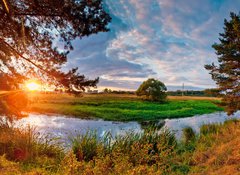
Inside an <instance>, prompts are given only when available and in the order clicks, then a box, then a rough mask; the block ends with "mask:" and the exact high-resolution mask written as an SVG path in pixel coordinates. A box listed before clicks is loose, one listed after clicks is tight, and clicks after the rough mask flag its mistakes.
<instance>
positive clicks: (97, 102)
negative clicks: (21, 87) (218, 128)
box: [28, 94, 222, 121]
mask: <svg viewBox="0 0 240 175" xmlns="http://www.w3.org/2000/svg"><path fill="white" fill-rule="evenodd" d="M32 95H33V96H32V99H33V103H32V104H31V106H30V108H28V111H31V112H38V113H57V114H64V115H74V116H76V117H81V118H84V117H85V118H93V117H95V118H102V119H105V120H115V121H146V120H158V119H164V118H181V117H190V116H193V115H197V114H206V113H212V112H216V111H221V110H222V109H221V108H220V107H217V106H216V104H214V103H217V102H218V101H215V98H213V99H212V100H211V98H207V99H206V100H205V99H204V100H201V99H202V98H199V99H195V98H193V97H191V98H189V97H188V98H182V97H181V98H180V99H179V100H178V98H177V99H176V100H175V99H173V100H169V101H168V102H167V103H163V104H160V103H153V102H149V101H142V100H141V99H139V98H137V97H136V96H135V95H116V94H114V95H112V94H97V95H84V96H83V97H81V98H74V97H72V96H69V95H67V94H32Z"/></svg>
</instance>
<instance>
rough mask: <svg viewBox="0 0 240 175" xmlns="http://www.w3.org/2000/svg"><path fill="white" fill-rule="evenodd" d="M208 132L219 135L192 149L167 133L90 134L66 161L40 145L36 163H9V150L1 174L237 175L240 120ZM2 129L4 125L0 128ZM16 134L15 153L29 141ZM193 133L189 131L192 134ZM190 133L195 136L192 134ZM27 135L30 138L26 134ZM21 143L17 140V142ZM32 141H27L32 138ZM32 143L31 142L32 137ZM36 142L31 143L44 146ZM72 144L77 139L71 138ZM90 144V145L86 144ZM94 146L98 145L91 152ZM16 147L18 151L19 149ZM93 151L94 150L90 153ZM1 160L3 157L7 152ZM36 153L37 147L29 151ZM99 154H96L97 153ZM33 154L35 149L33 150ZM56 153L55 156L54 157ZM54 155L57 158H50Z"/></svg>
mask: <svg viewBox="0 0 240 175" xmlns="http://www.w3.org/2000/svg"><path fill="white" fill-rule="evenodd" d="M206 126H208V128H216V127H217V128H218V129H217V130H218V132H215V131H214V132H212V131H211V129H208V130H205V131H204V134H202V133H201V134H200V137H199V136H197V137H196V138H195V140H194V143H193V141H191V142H189V143H187V144H186V143H185V142H183V143H182V142H177V141H176V139H175V137H174V135H173V134H172V133H171V132H169V131H167V130H163V132H158V130H154V129H151V128H149V129H147V130H146V131H145V132H143V133H133V132H128V133H126V135H122V136H117V137H115V138H112V137H111V135H109V134H107V135H105V136H104V137H102V138H98V139H97V140H96V133H95V132H94V131H89V132H88V133H86V135H87V136H86V135H82V136H81V139H80V140H79V139H78V138H76V139H77V140H78V141H80V142H79V143H80V145H84V146H83V147H82V146H79V147H75V146H74V145H73V147H72V149H70V150H69V149H68V150H66V152H63V154H64V156H59V152H58V151H57V150H58V149H56V150H53V149H50V150H48V149H45V148H49V147H52V146H54V147H59V145H55V144H54V143H52V142H46V143H45V144H39V148H40V150H48V151H47V152H42V151H40V153H39V154H36V155H35V156H34V159H33V160H34V161H26V160H25V159H18V161H17V162H16V160H15V161H14V160H13V159H12V160H11V161H10V160H9V159H8V156H6V155H8V154H9V151H8V150H7V149H6V152H5V155H0V174H3V175H5V174H6V175H8V174H19V175H20V174H46V175H47V174H55V175H63V174H71V175H78V174H99V175H108V174H109V175H112V174H122V175H124V174H130V175H133V174H146V175H148V174H149V175H150V174H163V175H164V174H169V175H175V174H178V175H185V174H203V173H204V174H209V173H210V174H224V173H226V174H238V173H239V156H240V154H239V143H240V141H239V137H238V136H239V134H240V122H239V120H229V121H226V122H225V123H224V124H220V125H219V124H214V127H212V125H205V126H204V127H206ZM1 127H3V125H1ZM15 129H16V128H11V131H12V132H13V133H14V134H15V133H18V135H17V137H11V140H12V143H13V146H14V147H19V145H18V142H19V141H18V140H19V138H20V139H22V138H25V134H26V133H25V132H18V131H19V130H18V129H16V131H15ZM5 131H6V129H3V130H1V129H0V136H1V139H0V141H1V142H3V141H4V140H5V141H6V140H7V139H8V135H7V134H6V133H5ZM189 131H190V129H188V131H187V132H188V133H189ZM190 132H192V131H190ZM27 135H28V134H27ZM18 137H19V138H18ZM28 137H29V135H28ZM30 138H31V137H30ZM35 139H37V138H36V137H34V139H33V140H31V142H27V141H26V140H25V139H23V143H24V141H25V142H26V143H24V145H26V144H28V143H40V142H38V141H37V140H38V139H37V140H35ZM72 139H74V138H72ZM86 143H88V144H86ZM91 143H94V144H93V145H94V146H92V145H91ZM15 144H16V145H15ZM93 147H94V149H92V148H93ZM0 148H1V154H4V149H3V147H0ZM30 148H31V149H33V148H34V147H31V146H30ZM76 148H77V149H79V151H80V152H82V149H83V148H84V150H85V151H89V153H87V154H88V155H90V154H91V152H92V151H93V152H94V156H90V157H89V159H86V160H85V159H78V155H77V154H75V153H74V150H76ZM95 148H96V149H95ZM33 150H35V149H33ZM54 152H55V153H54ZM49 153H54V154H49Z"/></svg>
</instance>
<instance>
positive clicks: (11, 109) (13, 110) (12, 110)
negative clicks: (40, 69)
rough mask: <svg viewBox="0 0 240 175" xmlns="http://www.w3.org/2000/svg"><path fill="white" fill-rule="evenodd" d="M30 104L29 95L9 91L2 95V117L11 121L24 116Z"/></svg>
mask: <svg viewBox="0 0 240 175" xmlns="http://www.w3.org/2000/svg"><path fill="white" fill-rule="evenodd" d="M27 104H28V98H27V94H26V93H24V92H22V91H7V92H4V93H1V94H0V115H1V116H6V117H8V119H9V120H10V121H13V119H16V118H21V117H23V116H24V114H22V111H23V110H24V109H26V105H27Z"/></svg>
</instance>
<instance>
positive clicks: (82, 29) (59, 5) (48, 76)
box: [0, 0, 111, 91]
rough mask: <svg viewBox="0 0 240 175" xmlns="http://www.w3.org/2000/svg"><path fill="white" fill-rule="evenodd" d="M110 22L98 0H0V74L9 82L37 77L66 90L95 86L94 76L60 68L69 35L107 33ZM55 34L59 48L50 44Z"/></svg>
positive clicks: (82, 35) (70, 39) (65, 52)
mask: <svg viewBox="0 0 240 175" xmlns="http://www.w3.org/2000/svg"><path fill="white" fill-rule="evenodd" d="M110 21H111V17H110V16H109V14H107V13H106V12H105V10H104V9H103V5H102V0H0V74H7V76H5V77H9V78H11V80H13V79H14V81H15V83H22V82H23V81H24V80H25V79H26V78H33V77H34V78H40V79H42V80H43V81H48V82H51V83H53V84H55V85H61V86H64V87H65V88H67V89H68V90H69V91H73V89H84V87H87V86H95V85H96V83H97V82H98V79H95V80H87V79H86V78H85V77H84V75H81V74H79V73H78V71H77V68H74V69H72V70H70V71H69V72H67V73H66V72H62V71H61V67H62V65H63V64H65V63H66V62H67V55H68V53H69V52H70V51H71V50H72V49H73V46H72V41H73V40H75V39H77V38H80V39H81V38H82V37H84V36H89V35H91V34H96V33H98V32H107V31H108V30H109V29H108V28H107V24H108V23H109V22H110ZM57 39H59V40H61V43H62V45H64V48H61V49H57V48H54V45H53V43H54V42H55V41H56V40H57ZM73 87H74V88H73Z"/></svg>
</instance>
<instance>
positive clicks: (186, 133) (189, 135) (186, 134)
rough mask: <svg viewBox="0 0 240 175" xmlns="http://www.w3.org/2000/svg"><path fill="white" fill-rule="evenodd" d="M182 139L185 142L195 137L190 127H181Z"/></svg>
mask: <svg viewBox="0 0 240 175" xmlns="http://www.w3.org/2000/svg"><path fill="white" fill-rule="evenodd" d="M183 139H184V142H185V143H186V144H188V143H189V142H192V141H194V140H195V139H196V134H195V132H194V130H193V129H192V128H191V127H186V128H184V129H183Z"/></svg>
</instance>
